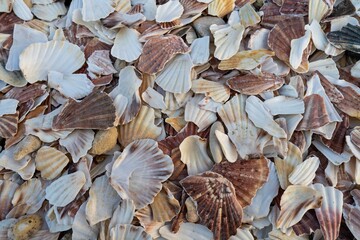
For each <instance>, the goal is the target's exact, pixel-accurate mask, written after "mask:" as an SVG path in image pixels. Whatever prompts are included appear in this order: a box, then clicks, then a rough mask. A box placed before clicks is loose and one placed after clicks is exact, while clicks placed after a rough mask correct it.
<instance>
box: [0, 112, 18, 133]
mask: <svg viewBox="0 0 360 240" xmlns="http://www.w3.org/2000/svg"><path fill="white" fill-rule="evenodd" d="M18 123H19V112H16V113H15V114H5V115H3V116H1V117H0V136H1V137H3V138H10V137H12V136H14V135H15V134H16V133H17V131H18Z"/></svg>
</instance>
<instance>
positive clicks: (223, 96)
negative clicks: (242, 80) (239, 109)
mask: <svg viewBox="0 0 360 240" xmlns="http://www.w3.org/2000/svg"><path fill="white" fill-rule="evenodd" d="M191 90H192V91H193V92H195V93H203V94H205V96H207V97H211V98H212V99H213V100H214V101H216V102H226V101H227V100H228V99H229V98H230V89H229V88H228V87H227V86H226V85H224V84H223V83H221V82H215V81H209V80H205V79H203V78H200V79H197V80H194V81H192V86H191Z"/></svg>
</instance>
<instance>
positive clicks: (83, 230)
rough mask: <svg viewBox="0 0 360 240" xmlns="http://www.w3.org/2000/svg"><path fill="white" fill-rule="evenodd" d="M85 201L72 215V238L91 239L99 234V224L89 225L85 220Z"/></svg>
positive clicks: (75, 239)
mask: <svg viewBox="0 0 360 240" xmlns="http://www.w3.org/2000/svg"><path fill="white" fill-rule="evenodd" d="M86 204H87V202H84V203H83V204H82V205H81V206H80V208H79V209H78V211H77V212H76V215H75V217H74V222H73V225H72V239H74V240H77V239H78V240H80V239H92V238H97V236H98V235H99V226H97V225H95V226H90V224H89V223H88V221H87V220H86V213H85V207H86Z"/></svg>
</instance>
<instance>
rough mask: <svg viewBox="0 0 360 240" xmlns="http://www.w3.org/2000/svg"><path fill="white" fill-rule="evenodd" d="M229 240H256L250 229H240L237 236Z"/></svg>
mask: <svg viewBox="0 0 360 240" xmlns="http://www.w3.org/2000/svg"><path fill="white" fill-rule="evenodd" d="M229 240H254V237H253V235H252V234H251V232H250V230H249V229H242V228H238V229H237V231H236V235H233V236H231V237H230V238H229Z"/></svg>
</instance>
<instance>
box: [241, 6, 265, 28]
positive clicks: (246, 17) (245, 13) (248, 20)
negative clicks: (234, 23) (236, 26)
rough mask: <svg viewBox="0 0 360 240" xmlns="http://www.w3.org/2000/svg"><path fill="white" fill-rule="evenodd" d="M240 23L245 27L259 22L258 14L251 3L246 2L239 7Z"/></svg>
mask: <svg viewBox="0 0 360 240" xmlns="http://www.w3.org/2000/svg"><path fill="white" fill-rule="evenodd" d="M239 16H240V23H241V25H242V26H244V27H245V28H247V27H249V26H253V25H256V24H257V23H259V22H260V20H261V18H260V16H259V14H258V13H257V12H256V11H255V9H254V8H253V7H252V5H251V3H249V2H248V3H246V4H245V5H244V6H242V7H241V8H240V9H239Z"/></svg>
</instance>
